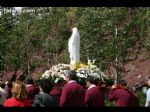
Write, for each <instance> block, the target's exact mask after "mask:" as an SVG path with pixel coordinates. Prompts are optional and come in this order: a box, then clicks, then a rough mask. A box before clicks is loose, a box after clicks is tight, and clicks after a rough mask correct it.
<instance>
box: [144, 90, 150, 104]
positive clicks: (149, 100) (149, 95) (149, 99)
mask: <svg viewBox="0 0 150 112" xmlns="http://www.w3.org/2000/svg"><path fill="white" fill-rule="evenodd" d="M145 107H150V88H149V89H148V91H147V93H146V103H145Z"/></svg>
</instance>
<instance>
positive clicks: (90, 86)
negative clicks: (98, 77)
mask: <svg viewBox="0 0 150 112" xmlns="http://www.w3.org/2000/svg"><path fill="white" fill-rule="evenodd" d="M95 86H96V85H94V84H92V85H91V86H90V87H89V88H88V89H91V88H93V87H95Z"/></svg>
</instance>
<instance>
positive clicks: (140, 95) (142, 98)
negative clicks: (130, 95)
mask: <svg viewBox="0 0 150 112" xmlns="http://www.w3.org/2000/svg"><path fill="white" fill-rule="evenodd" d="M136 95H137V97H138V98H139V103H140V104H139V106H141V107H145V102H146V94H144V93H142V90H137V91H136Z"/></svg>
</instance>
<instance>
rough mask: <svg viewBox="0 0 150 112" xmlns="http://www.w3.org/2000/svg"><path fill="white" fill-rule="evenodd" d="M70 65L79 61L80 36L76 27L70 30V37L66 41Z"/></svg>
mask: <svg viewBox="0 0 150 112" xmlns="http://www.w3.org/2000/svg"><path fill="white" fill-rule="evenodd" d="M68 47H69V53H70V64H71V65H74V64H75V63H77V62H79V61H80V34H79V32H78V29H77V27H74V28H73V29H72V35H71V37H70V39H69V41H68Z"/></svg>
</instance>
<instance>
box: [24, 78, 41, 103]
mask: <svg viewBox="0 0 150 112" xmlns="http://www.w3.org/2000/svg"><path fill="white" fill-rule="evenodd" d="M25 87H26V89H27V99H28V100H30V101H31V103H33V100H34V97H35V95H36V94H38V93H39V89H38V87H36V86H35V85H34V81H33V79H32V77H30V76H27V77H26V78H25Z"/></svg>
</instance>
